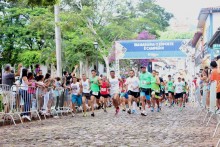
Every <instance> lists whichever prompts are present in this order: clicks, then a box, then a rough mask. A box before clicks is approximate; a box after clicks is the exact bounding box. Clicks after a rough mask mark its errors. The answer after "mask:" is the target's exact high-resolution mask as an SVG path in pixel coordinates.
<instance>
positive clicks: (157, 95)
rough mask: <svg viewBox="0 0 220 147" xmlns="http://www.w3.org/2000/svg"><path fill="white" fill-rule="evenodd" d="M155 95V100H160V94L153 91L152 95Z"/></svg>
mask: <svg viewBox="0 0 220 147" xmlns="http://www.w3.org/2000/svg"><path fill="white" fill-rule="evenodd" d="M153 94H155V98H160V93H159V92H155V91H153V90H152V92H151V95H153Z"/></svg>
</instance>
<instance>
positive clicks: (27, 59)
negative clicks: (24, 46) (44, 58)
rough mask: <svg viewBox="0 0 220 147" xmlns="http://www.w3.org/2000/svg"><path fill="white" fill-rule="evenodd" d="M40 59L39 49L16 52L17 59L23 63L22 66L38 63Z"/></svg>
mask: <svg viewBox="0 0 220 147" xmlns="http://www.w3.org/2000/svg"><path fill="white" fill-rule="evenodd" d="M40 59H41V51H28V50H27V51H24V52H22V53H19V54H18V61H19V62H21V63H23V65H24V66H27V67H28V66H29V65H33V64H35V63H39V61H40Z"/></svg>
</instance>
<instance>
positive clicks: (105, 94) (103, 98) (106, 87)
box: [100, 76, 110, 112]
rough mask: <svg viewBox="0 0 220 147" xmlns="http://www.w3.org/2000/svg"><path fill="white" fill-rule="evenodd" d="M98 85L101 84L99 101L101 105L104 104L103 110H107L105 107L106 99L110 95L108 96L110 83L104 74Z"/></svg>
mask: <svg viewBox="0 0 220 147" xmlns="http://www.w3.org/2000/svg"><path fill="white" fill-rule="evenodd" d="M100 85H101V90H100V96H101V98H100V101H101V103H102V105H104V112H107V110H106V108H107V103H108V99H109V97H110V96H109V87H110V84H109V82H108V80H107V77H106V76H102V82H101V84H100Z"/></svg>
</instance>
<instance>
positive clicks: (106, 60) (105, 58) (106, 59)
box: [102, 55, 110, 78]
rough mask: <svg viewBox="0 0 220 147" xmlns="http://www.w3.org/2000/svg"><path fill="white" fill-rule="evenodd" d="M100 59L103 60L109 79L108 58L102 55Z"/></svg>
mask: <svg viewBox="0 0 220 147" xmlns="http://www.w3.org/2000/svg"><path fill="white" fill-rule="evenodd" d="M102 58H103V59H104V61H105V65H106V74H107V78H109V76H110V67H109V60H108V57H107V56H105V55H102Z"/></svg>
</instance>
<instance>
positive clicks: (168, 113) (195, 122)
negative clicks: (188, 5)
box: [0, 106, 220, 147]
mask: <svg viewBox="0 0 220 147" xmlns="http://www.w3.org/2000/svg"><path fill="white" fill-rule="evenodd" d="M195 112H197V111H196V108H193V107H190V106H187V108H185V109H184V110H183V111H182V112H179V111H178V109H177V107H174V108H168V107H166V106H164V107H163V109H162V111H161V112H159V113H158V112H154V113H152V112H150V111H149V110H148V116H147V117H144V116H141V115H129V114H127V113H125V112H120V114H119V115H118V116H114V110H113V109H112V108H111V109H108V113H107V114H106V113H104V112H103V111H102V110H99V111H96V113H95V114H96V116H95V118H92V117H91V116H88V117H86V118H84V117H82V114H77V115H76V116H75V117H71V116H70V115H69V116H63V117H62V118H61V119H53V118H51V119H47V120H42V121H33V122H28V123H25V124H24V125H22V124H18V125H17V126H13V125H11V126H4V127H0V134H1V135H0V146H2V145H3V146H40V147H44V146H85V147H86V146H109V147H110V146H111V147H112V146H121V147H122V146H123V147H124V146H140V147H148V146H152V147H154V146H155V147H157V146H161V147H171V146H174V147H176V146H184V147H189V146H190V147H193V146H195V147H198V146H204V147H207V146H208V147H209V146H210V147H211V146H215V145H216V143H217V141H218V138H219V137H220V133H219V132H220V131H218V132H217V135H216V137H215V138H212V137H211V136H212V133H213V131H214V129H215V125H216V121H215V120H212V121H211V123H210V125H209V126H208V127H204V125H203V126H202V125H201V124H200V123H201V121H202V119H203V118H202V117H200V118H199V117H198V115H197V114H198V113H197V114H196V113H195Z"/></svg>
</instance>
